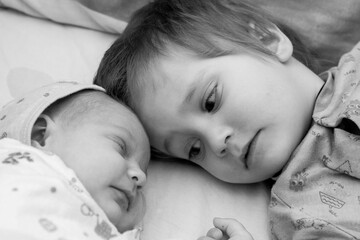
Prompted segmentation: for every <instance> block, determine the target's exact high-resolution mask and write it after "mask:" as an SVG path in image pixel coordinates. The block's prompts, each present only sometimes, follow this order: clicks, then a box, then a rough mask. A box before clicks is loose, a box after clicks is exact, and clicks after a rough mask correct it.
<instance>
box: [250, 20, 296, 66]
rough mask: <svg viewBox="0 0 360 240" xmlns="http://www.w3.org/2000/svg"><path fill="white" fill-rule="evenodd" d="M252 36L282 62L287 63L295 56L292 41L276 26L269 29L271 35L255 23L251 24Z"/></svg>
mask: <svg viewBox="0 0 360 240" xmlns="http://www.w3.org/2000/svg"><path fill="white" fill-rule="evenodd" d="M249 26H250V34H252V35H253V36H255V37H256V38H258V39H259V40H260V41H261V42H262V43H263V44H264V46H266V48H267V49H269V50H270V51H271V52H272V53H274V54H275V56H276V57H277V58H278V60H279V61H280V62H283V63H285V62H286V61H288V60H289V59H290V58H291V57H292V54H293V44H292V42H291V41H290V39H289V38H288V37H287V36H286V35H285V34H284V33H283V32H282V31H281V30H280V29H279V28H278V27H277V26H276V25H273V26H272V27H270V28H268V29H267V30H268V31H270V33H271V36H269V34H267V33H264V32H263V31H261V30H260V29H259V28H258V27H257V26H256V23H255V22H250V23H249Z"/></svg>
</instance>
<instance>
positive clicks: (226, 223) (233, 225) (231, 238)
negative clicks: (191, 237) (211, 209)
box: [198, 218, 254, 240]
mask: <svg viewBox="0 0 360 240" xmlns="http://www.w3.org/2000/svg"><path fill="white" fill-rule="evenodd" d="M213 223H214V226H215V227H214V228H211V229H210V230H209V231H208V232H207V234H206V236H203V237H200V238H199V239H198V240H254V239H253V237H252V236H251V234H250V233H249V232H248V231H247V230H246V229H245V227H244V226H243V225H242V224H241V223H239V222H238V221H236V220H235V219H232V218H214V222H213Z"/></svg>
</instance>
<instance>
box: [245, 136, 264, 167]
mask: <svg viewBox="0 0 360 240" xmlns="http://www.w3.org/2000/svg"><path fill="white" fill-rule="evenodd" d="M260 131H261V130H259V131H258V132H257V133H256V134H255V135H254V137H253V138H252V139H251V140H250V141H249V142H248V144H247V145H246V146H245V149H246V150H245V155H244V164H245V168H246V169H249V166H251V162H252V161H251V160H252V159H253V155H254V148H255V146H256V141H257V139H258V136H259V133H260Z"/></svg>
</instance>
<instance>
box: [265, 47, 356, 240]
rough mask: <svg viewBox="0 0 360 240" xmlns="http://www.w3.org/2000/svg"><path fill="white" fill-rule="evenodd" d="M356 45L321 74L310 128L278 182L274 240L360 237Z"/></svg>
mask: <svg viewBox="0 0 360 240" xmlns="http://www.w3.org/2000/svg"><path fill="white" fill-rule="evenodd" d="M359 71H360V44H359V43H358V44H357V45H356V46H355V47H354V48H353V50H352V51H351V52H349V53H348V54H345V55H344V56H343V57H342V58H341V60H340V62H339V65H338V67H334V68H332V69H330V70H329V71H327V72H325V73H323V74H322V75H321V77H322V78H323V79H324V80H325V84H324V86H323V88H322V90H321V91H320V93H319V95H318V98H317V100H316V103H315V108H314V113H313V120H314V121H313V124H312V126H311V128H310V130H309V132H308V133H307V135H306V137H305V138H304V139H303V141H302V142H301V144H300V145H299V146H298V147H297V149H296V150H295V151H294V153H293V155H292V156H291V159H290V160H289V162H288V163H287V165H286V166H285V168H284V169H283V171H282V173H281V174H280V176H279V177H278V179H277V180H276V182H275V184H274V186H273V188H272V191H271V200H270V205H269V218H270V229H271V233H272V238H273V239H280V240H289V239H302V240H304V239H360V135H359V134H360V131H359V128H360V86H359V84H360V72H359Z"/></svg>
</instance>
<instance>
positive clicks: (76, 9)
mask: <svg viewBox="0 0 360 240" xmlns="http://www.w3.org/2000/svg"><path fill="white" fill-rule="evenodd" d="M110 2H113V3H115V2H114V1H97V3H96V2H95V1H88V0H0V7H7V8H11V9H14V10H17V11H20V12H23V13H26V14H28V15H31V16H34V17H39V18H45V19H49V20H52V21H54V22H58V23H63V24H70V25H76V26H80V27H85V28H90V29H94V30H98V31H103V32H108V33H114V34H119V33H121V32H122V31H123V30H124V28H125V26H126V21H125V20H127V18H125V20H124V18H122V12H124V13H129V11H128V9H127V8H122V5H125V4H124V3H125V2H127V1H121V0H119V1H117V2H116V3H117V6H115V5H114V6H109V3H110ZM95 3H96V5H95ZM100 3H104V7H102V4H100ZM128 5H129V4H128ZM130 5H131V4H130ZM87 6H89V7H94V6H95V7H96V8H99V9H100V10H101V9H106V8H107V7H111V8H112V7H114V8H115V9H119V10H118V11H117V12H116V14H117V15H118V18H113V17H111V16H107V15H105V14H101V13H100V12H99V11H98V10H99V9H94V10H92V9H90V8H88V7H87ZM130 12H131V11H130Z"/></svg>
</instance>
